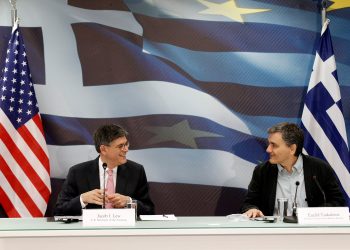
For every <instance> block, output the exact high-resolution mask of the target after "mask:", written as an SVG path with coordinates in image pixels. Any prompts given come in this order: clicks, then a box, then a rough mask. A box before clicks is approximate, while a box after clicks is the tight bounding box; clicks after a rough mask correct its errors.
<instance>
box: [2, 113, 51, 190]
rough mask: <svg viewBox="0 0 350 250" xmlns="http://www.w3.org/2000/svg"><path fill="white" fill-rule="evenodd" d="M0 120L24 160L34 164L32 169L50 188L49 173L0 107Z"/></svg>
mask: <svg viewBox="0 0 350 250" xmlns="http://www.w3.org/2000/svg"><path fill="white" fill-rule="evenodd" d="M0 120H1V123H2V124H3V126H4V127H5V129H6V130H7V132H8V133H9V134H10V136H11V138H12V140H13V141H14V143H15V144H16V146H17V147H18V149H19V150H20V151H21V152H22V154H23V155H24V157H25V158H26V160H27V161H28V162H29V164H30V165H31V166H34V167H33V169H34V170H35V172H36V173H37V174H38V176H39V177H40V179H42V180H43V181H44V183H45V184H46V186H47V187H48V188H49V189H50V185H48V180H49V179H50V176H49V174H48V173H47V171H46V169H45V168H44V166H43V165H42V164H41V162H40V161H39V160H38V158H37V157H36V155H35V154H34V153H33V152H32V150H31V149H30V148H29V147H28V145H27V143H26V142H25V141H24V140H23V138H22V136H21V135H20V134H19V133H18V132H17V130H16V129H15V128H14V127H13V126H12V123H11V122H10V121H9V120H8V118H7V116H6V114H5V113H4V112H3V110H2V109H0Z"/></svg>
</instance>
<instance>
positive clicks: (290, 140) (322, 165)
mask: <svg viewBox="0 0 350 250" xmlns="http://www.w3.org/2000/svg"><path fill="white" fill-rule="evenodd" d="M268 134H269V136H268V147H267V149H266V152H267V153H268V154H269V156H270V159H269V161H267V162H265V163H262V164H259V165H258V166H257V167H256V168H255V170H254V172H253V177H252V180H251V182H250V184H249V186H248V193H247V196H246V199H245V201H244V204H243V206H242V212H243V213H245V214H246V215H247V216H248V217H250V218H255V217H260V216H264V215H266V216H271V215H276V213H277V199H278V198H288V213H287V215H292V213H293V209H292V203H293V202H294V199H295V193H296V189H297V186H298V189H297V191H298V192H297V199H296V201H297V205H298V207H317V206H344V205H345V200H344V197H343V195H342V193H341V191H340V189H339V186H338V183H337V180H336V178H335V175H334V172H333V169H332V168H331V166H330V165H329V164H328V163H326V162H324V161H322V160H320V159H318V158H315V157H311V156H306V155H304V154H302V148H303V143H304V135H303V131H302V130H301V129H300V128H299V127H298V126H297V125H296V124H293V123H280V124H277V125H275V126H273V127H271V128H270V129H269V130H268Z"/></svg>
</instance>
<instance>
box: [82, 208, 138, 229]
mask: <svg viewBox="0 0 350 250" xmlns="http://www.w3.org/2000/svg"><path fill="white" fill-rule="evenodd" d="M83 226H85V227H108V226H135V209H132V208H123V209H83Z"/></svg>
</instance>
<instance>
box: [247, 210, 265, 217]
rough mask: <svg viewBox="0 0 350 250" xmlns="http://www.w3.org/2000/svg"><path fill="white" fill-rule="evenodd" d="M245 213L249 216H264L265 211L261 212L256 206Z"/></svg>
mask: <svg viewBox="0 0 350 250" xmlns="http://www.w3.org/2000/svg"><path fill="white" fill-rule="evenodd" d="M244 214H245V215H247V216H248V217H249V218H255V217H263V216H264V214H263V212H261V211H260V210H259V209H256V208H252V209H249V210H248V211H246V212H245V213H244Z"/></svg>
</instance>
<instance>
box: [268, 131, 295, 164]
mask: <svg viewBox="0 0 350 250" xmlns="http://www.w3.org/2000/svg"><path fill="white" fill-rule="evenodd" d="M268 142H269V145H268V147H267V149H266V152H267V153H268V154H269V155H270V159H269V161H270V163H272V164H280V165H281V166H282V167H284V168H287V170H288V169H289V168H291V167H292V166H293V165H294V163H295V162H296V160H297V156H295V155H294V154H295V150H296V144H292V145H290V146H288V145H287V144H286V142H285V141H284V140H283V138H282V133H280V132H276V133H271V134H269V137H268Z"/></svg>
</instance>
